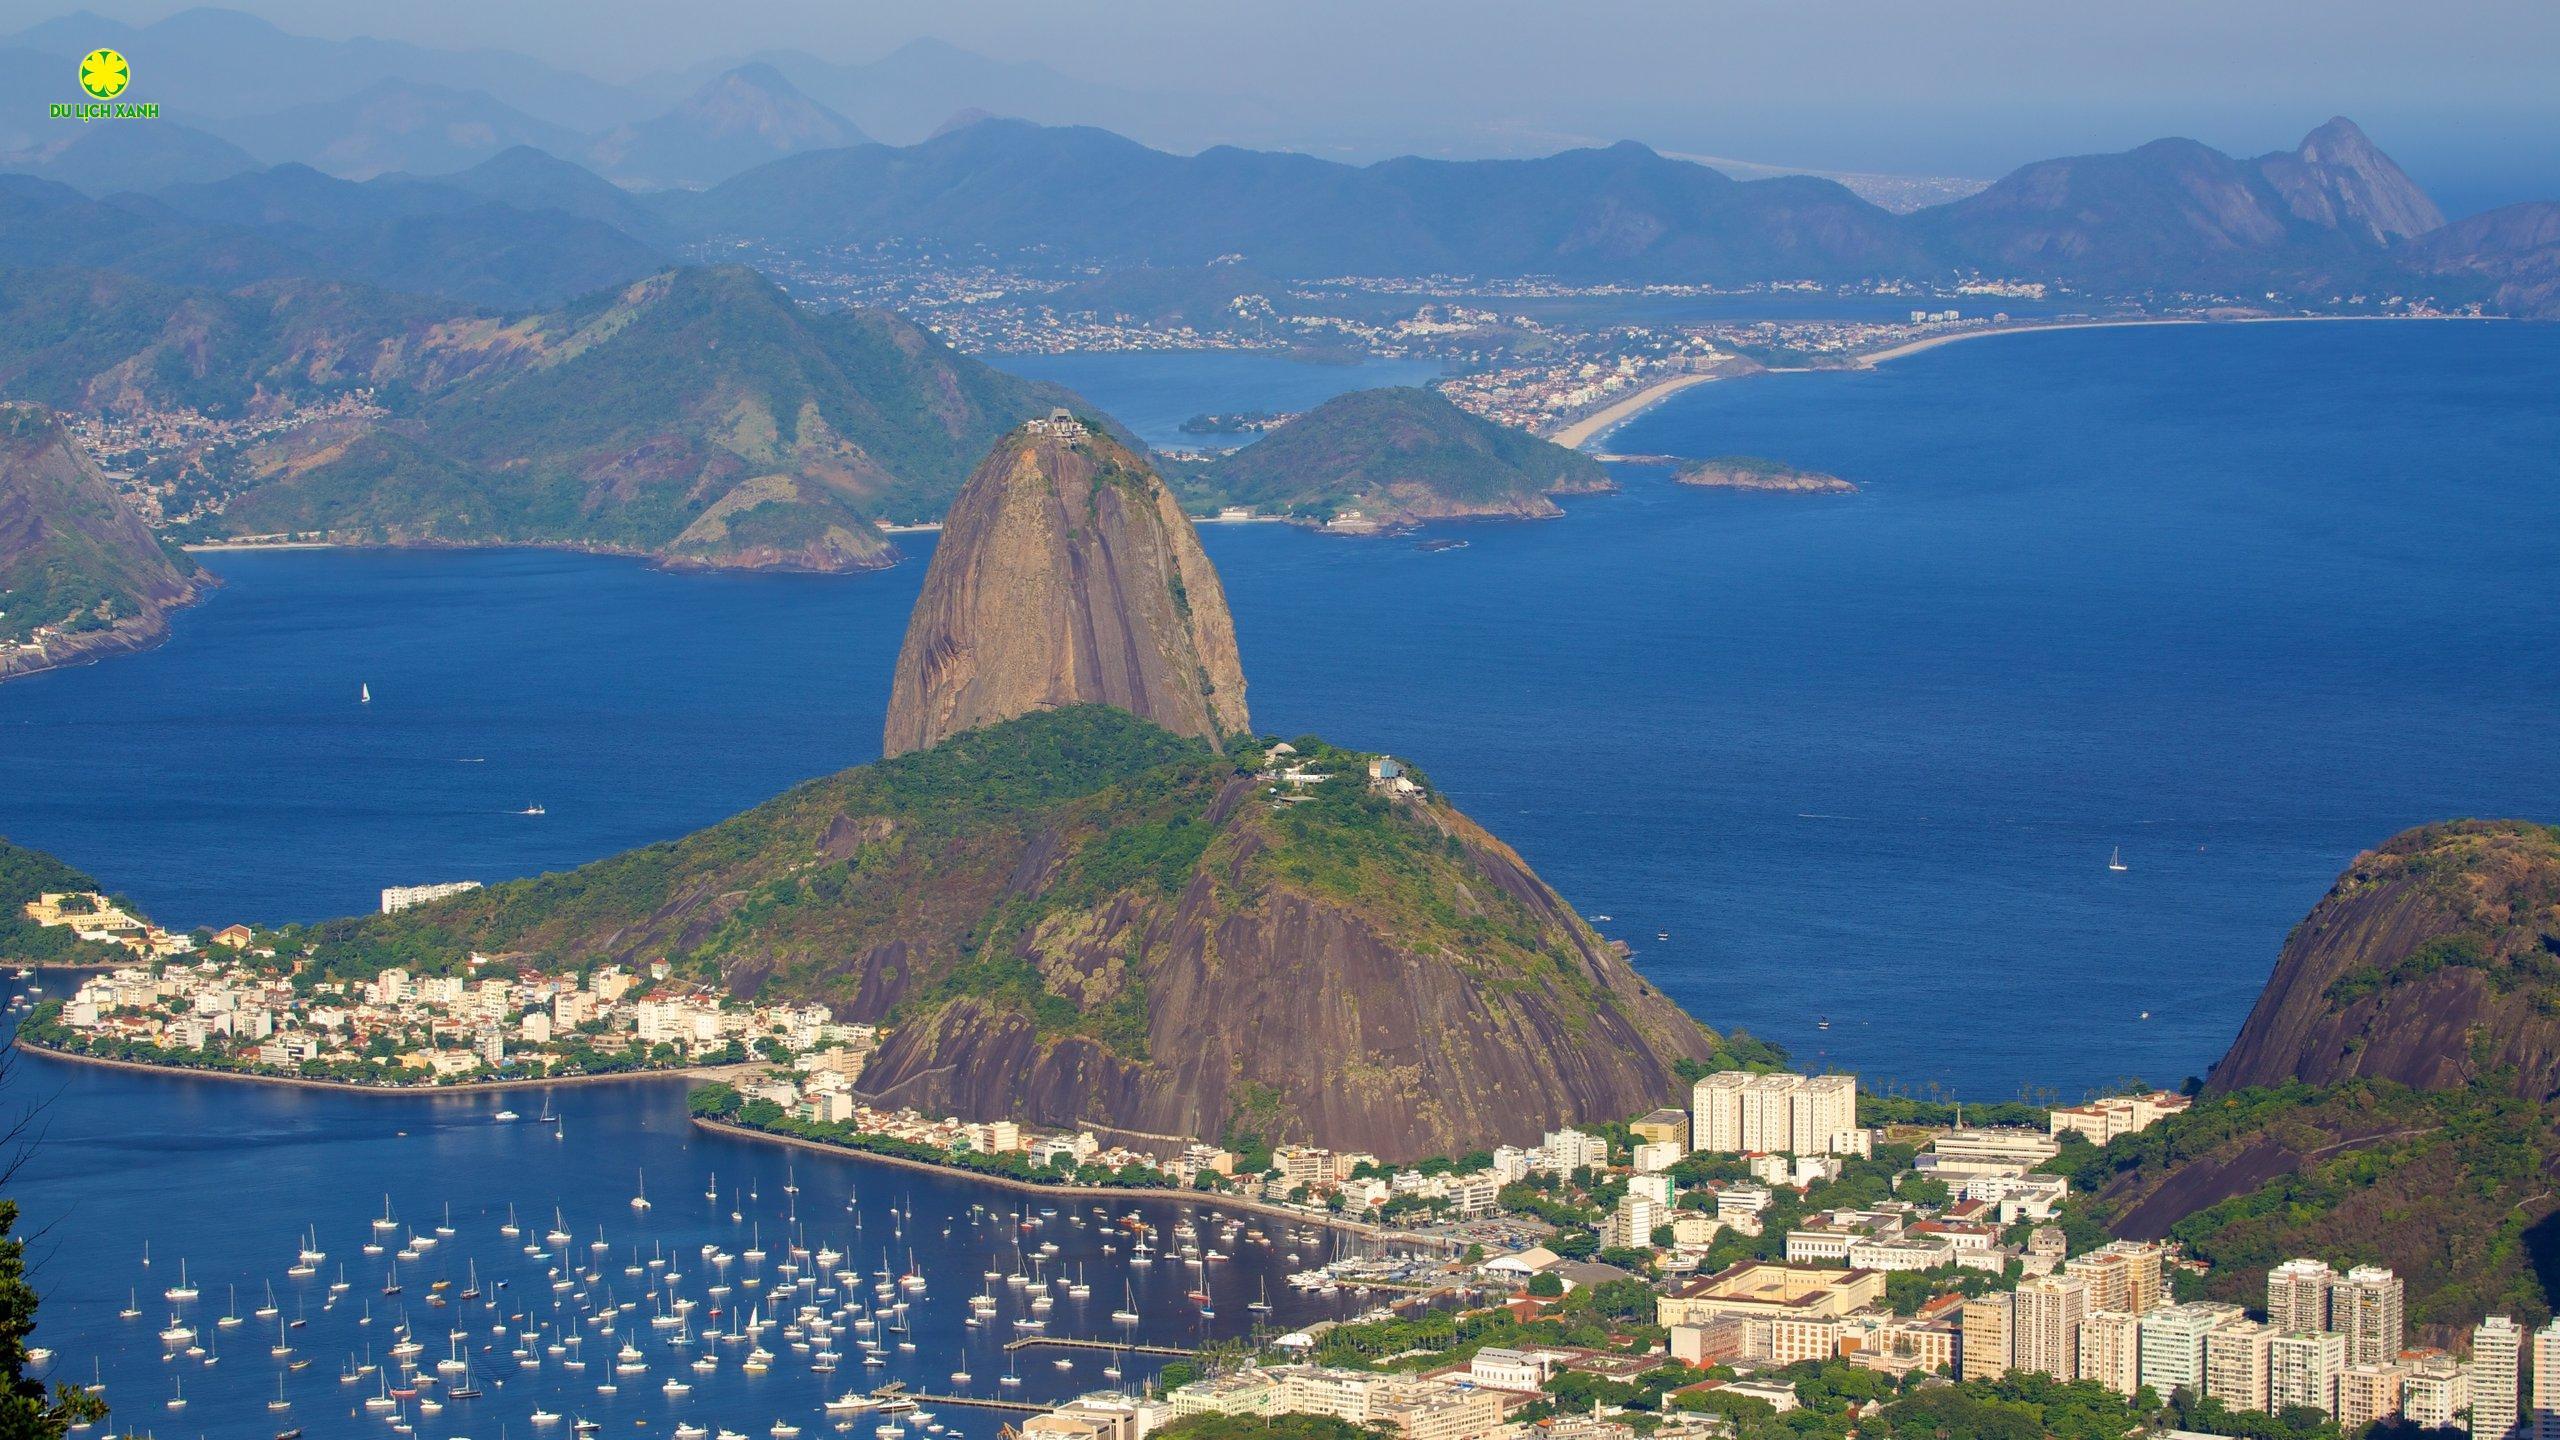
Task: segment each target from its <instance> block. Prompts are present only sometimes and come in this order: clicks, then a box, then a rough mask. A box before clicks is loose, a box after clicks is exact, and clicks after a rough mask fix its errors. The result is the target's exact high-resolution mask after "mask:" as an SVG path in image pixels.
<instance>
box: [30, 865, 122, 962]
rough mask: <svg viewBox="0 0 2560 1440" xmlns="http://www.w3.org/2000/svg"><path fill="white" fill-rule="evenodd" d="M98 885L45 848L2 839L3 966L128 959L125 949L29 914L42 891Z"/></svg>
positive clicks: (58, 890)
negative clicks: (42, 922) (39, 921)
mask: <svg viewBox="0 0 2560 1440" xmlns="http://www.w3.org/2000/svg"><path fill="white" fill-rule="evenodd" d="M97 888H98V882H97V881H95V880H92V879H90V878H89V877H88V876H86V875H83V874H81V873H80V872H79V871H77V870H74V869H72V868H71V867H70V866H68V865H65V864H63V863H62V862H61V861H59V860H56V859H54V858H53V857H52V856H50V855H47V854H46V853H44V852H43V851H41V850H30V849H28V848H27V847H25V846H23V845H12V844H10V843H9V841H8V840H7V839H5V838H0V964H8V965H87V964H96V963H100V962H105V961H113V960H120V959H122V958H124V957H125V955H126V954H127V952H126V951H125V950H123V949H122V948H121V947H118V946H114V945H100V944H96V943H94V942H91V941H87V940H81V939H77V938H75V937H74V936H73V935H72V933H71V932H70V931H69V930H67V929H64V928H62V927H60V926H49V925H38V924H37V923H36V922H34V921H33V920H30V919H28V918H27V902H28V901H30V900H33V899H35V898H36V897H37V896H38V895H46V894H54V895H58V894H63V893H65V892H71V891H82V890H95V889H97ZM119 903H123V902H119ZM127 908H128V909H129V908H130V906H128V907H127Z"/></svg>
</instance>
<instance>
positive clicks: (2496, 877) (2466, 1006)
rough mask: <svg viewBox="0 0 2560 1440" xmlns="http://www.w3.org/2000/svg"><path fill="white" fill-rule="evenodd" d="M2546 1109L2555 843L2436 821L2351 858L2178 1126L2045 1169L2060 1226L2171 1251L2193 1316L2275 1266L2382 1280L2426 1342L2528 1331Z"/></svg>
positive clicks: (2559, 1091) (2538, 1274) (2551, 1096)
mask: <svg viewBox="0 0 2560 1440" xmlns="http://www.w3.org/2000/svg"><path fill="white" fill-rule="evenodd" d="M2555 1099H2560V830H2554V829H2552V828H2551V827H2548V826H2542V825H2533V824H2526V823H2524V822H2521V821H2476V820H2466V821H2457V822H2453V823H2449V824H2442V825H2429V826H2424V827H2422V828H2419V829H2416V830H2411V831H2408V832H2406V833H2404V834H2401V835H2398V836H2395V837H2393V838H2392V839H2391V840H2389V841H2387V842H2385V843H2384V844H2382V845H2380V846H2377V847H2376V848H2374V849H2372V850H2370V851H2367V852H2366V853H2364V854H2362V855H2359V856H2357V857H2356V859H2355V863H2354V864H2353V865H2351V866H2349V867H2348V868H2347V872H2346V873H2345V874H2344V875H2342V876H2340V877H2339V878H2338V882H2337V884H2336V885H2334V886H2333V887H2331V889H2330V891H2329V893H2328V894H2327V895H2326V896H2325V897H2323V898H2322V899H2321V901H2320V902H2319V904H2318V905H2316V906H2314V907H2313V908H2312V910H2311V913H2310V915H2309V916H2308V917H2306V918H2305V919H2304V920H2303V922H2302V923H2301V924H2300V925H2298V926H2296V927H2295V928H2294V931H2293V933H2292V935H2291V936H2289V937H2287V939H2286V941H2285V945H2284V950H2283V953H2282V955H2281V956H2280V957H2279V958H2278V959H2277V961H2276V968H2275V974H2274V976H2273V977H2272V978H2271V979H2270V980H2269V981H2268V982H2267V988H2266V990H2265V992H2264V993H2263V994H2261V995H2260V996H2259V999H2258V1004H2257V1008H2256V1009H2255V1010H2254V1011H2252V1012H2251V1013H2250V1016H2249V1019H2248V1022H2247V1023H2246V1024H2245V1025H2244V1026H2243V1027H2242V1029H2241V1032H2240V1038H2239V1040H2238V1041H2237V1042H2235V1043H2234V1044H2233V1045H2232V1047H2231V1051H2230V1053H2229V1054H2228V1055H2226V1056H2224V1057H2223V1059H2222V1061H2221V1063H2220V1064H2218V1065H2216V1066H2215V1067H2214V1068H2213V1072H2212V1075H2211V1077H2210V1079H2209V1080H2208V1081H2207V1083H2206V1086H2205V1092H2204V1094H2203V1096H2202V1097H2200V1098H2199V1100H2198V1102H2197V1103H2196V1105H2195V1106H2194V1107H2193V1108H2192V1109H2191V1110H2189V1111H2188V1112H2187V1113H2185V1114H2183V1115H2179V1116H2175V1117H2172V1118H2171V1119H2168V1120H2165V1121H2163V1122H2161V1123H2160V1124H2158V1125H2156V1126H2153V1127H2152V1128H2151V1129H2148V1130H2145V1131H2142V1132H2141V1133H2139V1134H2136V1135H2130V1136H2126V1137H2124V1138H2122V1139H2119V1140H2117V1141H2116V1142H2114V1143H2113V1144H2110V1145H2108V1146H2107V1147H2105V1148H2104V1149H2103V1150H2093V1149H2089V1148H2087V1147H2075V1148H2074V1149H2073V1150H2070V1151H2066V1152H2065V1154H2064V1156H2063V1160H2062V1164H2063V1165H2064V1166H2065V1167H2066V1168H2067V1170H2068V1171H2069V1173H2070V1175H2071V1182H2072V1189H2073V1191H2074V1193H2075V1194H2076V1195H2077V1196H2079V1197H2080V1198H2079V1199H2077V1200H2075V1201H2074V1202H2073V1203H2074V1207H2075V1209H2077V1210H2078V1211H2079V1212H2080V1218H2082V1219H2085V1220H2088V1221H2092V1222H2095V1223H2097V1224H2100V1225H2103V1226H2105V1227H2106V1228H2107V1229H2108V1230H2110V1231H2112V1232H2114V1233H2115V1234H2118V1235H2123V1236H2129V1237H2134V1238H2139V1239H2155V1238H2159V1237H2163V1236H2166V1237H2171V1238H2174V1239H2176V1240H2177V1241H2179V1242H2180V1243H2181V1244H2182V1245H2183V1246H2184V1247H2185V1248H2186V1251H2187V1253H2188V1254H2189V1255H2190V1256H2192V1257H2194V1258H2196V1259H2199V1260H2202V1261H2204V1262H2205V1263H2206V1264H2207V1265H2209V1266H2210V1267H2211V1269H2210V1271H2209V1272H2208V1273H2207V1275H2206V1277H2205V1281H2204V1283H2205V1287H2206V1289H2207V1291H2208V1293H2210V1294H2212V1295H2213V1296H2214V1297H2216V1298H2220V1299H2232V1300H2246V1299H2249V1298H2250V1297H2251V1295H2252V1293H2253V1292H2252V1291H2251V1287H2252V1286H2256V1285H2262V1284H2263V1276H2264V1274H2265V1270H2266V1267H2267V1266H2268V1265H2269V1264H2270V1263H2272V1262H2273V1261H2274V1260H2276V1259H2279V1258H2282V1257H2284V1256H2287V1255H2319V1256H2324V1257H2327V1258H2329V1259H2331V1260H2333V1261H2336V1262H2338V1263H2340V1264H2357V1263H2365V1264H2378V1265H2387V1266H2389V1267H2390V1268H2391V1269H2392V1270H2394V1271H2395V1272H2397V1273H2398V1274H2399V1275H2400V1277H2401V1279H2402V1280H2403V1281H2404V1282H2405V1283H2406V1285H2407V1287H2408V1315H2409V1320H2410V1323H2411V1324H2412V1325H2413V1326H2414V1327H2416V1328H2417V1331H2418V1334H2419V1336H2421V1337H2422V1338H2423V1339H2425V1340H2426V1341H2427V1342H2429V1343H2435V1344H2444V1343H2447V1342H2448V1341H2450V1340H2451V1339H2452V1338H2453V1337H2454V1335H2455V1334H2456V1333H2457V1332H2458V1331H2459V1330H2460V1329H2461V1328H2462V1327H2465V1326H2468V1325H2470V1324H2473V1323H2475V1322H2477V1321H2478V1320H2479V1319H2480V1318H2481V1317H2482V1316H2483V1315H2490V1314H2499V1313H2509V1314H2517V1315H2524V1316H2536V1315H2543V1314H2548V1313H2550V1309H2551V1306H2552V1303H2553V1298H2554V1294H2553V1292H2552V1291H2550V1290H2549V1289H2548V1288H2547V1287H2548V1281H2549V1279H2550V1277H2552V1276H2555V1275H2560V1106H2555V1105H2554V1103H2553V1102H2554V1101H2555ZM2257 1293H2263V1292H2257Z"/></svg>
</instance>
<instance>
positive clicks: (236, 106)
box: [0, 9, 997, 195]
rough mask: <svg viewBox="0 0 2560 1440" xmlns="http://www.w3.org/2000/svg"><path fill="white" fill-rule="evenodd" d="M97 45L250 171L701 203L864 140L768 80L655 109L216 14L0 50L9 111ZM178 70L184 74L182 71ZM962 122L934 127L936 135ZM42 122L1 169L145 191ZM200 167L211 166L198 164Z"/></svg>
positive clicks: (438, 55) (547, 71)
mask: <svg viewBox="0 0 2560 1440" xmlns="http://www.w3.org/2000/svg"><path fill="white" fill-rule="evenodd" d="M99 45H115V46H118V47H119V48H122V49H124V50H125V51H126V52H127V53H128V54H130V55H132V56H133V57H135V61H136V64H137V65H138V66H140V67H142V68H141V69H139V70H138V71H137V77H138V78H137V82H136V83H137V86H138V87H140V88H138V89H137V91H136V93H137V94H138V95H140V94H147V95H148V96H149V97H150V98H152V99H153V100H155V101H156V102H158V103H160V104H161V105H163V106H164V107H165V109H166V111H167V112H168V114H169V116H170V118H171V119H173V120H176V121H178V123H179V124H182V125H184V126H186V127H187V128H188V129H189V130H190V131H192V132H199V133H201V134H204V135H210V136H213V137H215V138H218V139H220V140H222V141H226V142H228V143H229V144H231V145H232V146H235V147H237V149H238V151H239V152H240V154H241V155H243V156H247V157H254V159H253V160H252V162H251V163H253V164H254V163H261V162H262V163H268V164H285V163H292V164H302V165H309V166H311V167H312V168H314V169H317V170H321V171H324V172H326V173H328V174H331V175H336V176H339V177H341V178H344V179H351V180H369V179H372V178H374V177H376V176H379V175H387V174H393V173H399V172H406V173H410V174H420V175H441V174H444V173H447V172H449V171H454V170H460V169H464V168H466V167H469V166H472V165H477V164H479V163H480V162H482V161H484V160H488V159H490V158H492V157H493V156H496V155H498V154H500V153H501V152H503V151H506V150H508V149H511V148H514V147H516V146H532V147H535V148H538V149H542V150H546V151H549V152H550V153H552V154H555V155H560V156H565V157H573V158H576V159H578V160H580V161H583V162H585V163H587V164H589V165H592V166H593V167H595V169H597V170H598V171H599V172H600V173H603V174H606V175H610V176H612V177H613V178H614V179H616V180H619V181H622V182H624V183H626V184H631V185H635V186H640V187H644V188H655V187H661V186H700V185H708V184H711V183H713V182H715V181H718V180H722V179H725V178H727V177H729V176H731V175H735V174H737V173H739V172H740V171H743V170H746V169H749V168H752V167H753V166H756V165H759V164H762V163H764V162H766V161H769V160H773V159H776V158H778V157H780V156H784V155H790V154H794V153H797V152H798V151H801V150H805V149H814V148H824V147H834V146H845V145H858V144H861V143H863V142H864V140H865V139H866V138H867V137H866V136H865V135H864V134H863V132H862V131H861V129H860V128H859V127H857V126H856V125H855V124H854V123H853V122H852V121H849V120H847V119H845V118H844V117H843V116H841V115H839V114H836V113H835V112H834V111H833V110H831V109H829V108H827V107H826V106H825V105H822V104H820V103H819V102H817V101H815V100H812V99H810V98H809V97H808V96H807V95H805V94H802V93H801V92H800V91H799V89H797V88H796V87H795V86H794V85H793V84H792V82H791V81H789V80H788V79H786V78H784V76H783V74H782V72H781V71H780V70H778V69H776V68H775V67H774V66H773V65H771V64H767V63H763V62H750V63H747V64H744V65H739V66H735V67H732V68H724V69H721V70H717V71H713V72H710V73H707V74H703V75H700V76H697V77H694V78H693V79H692V80H691V82H690V83H689V84H688V86H687V87H686V89H685V90H684V91H683V92H679V93H676V94H659V93H653V92H651V91H649V90H647V89H634V88H630V87H620V86H613V85H607V84H604V83H603V82H600V81H596V80H592V79H589V78H587V77H585V76H581V75H576V74H573V73H571V72H568V71H564V70H560V69H557V68H555V67H552V66H549V65H545V64H543V63H541V62H539V61H535V60H531V59H528V58H526V57H523V56H515V55H506V54H502V53H499V52H494V51H483V52H468V53H464V52H454V51H444V50H434V49H429V48H426V47H422V46H414V45H406V44H400V43H397V42H389V41H378V40H321V39H315V38H312V37H308V36H298V35H291V34H287V33H286V32H284V31H282V30H279V29H277V28H276V27H274V26H272V25H270V24H268V23H267V22H265V21H263V20H259V19H257V18H255V17H252V16H248V15H243V14H240V13H238V12H235V11H226V10H212V9H197V10H188V11H183V12H181V13H179V14H177V15H173V16H171V17H169V18H167V19H165V20H161V21H158V22H155V23H153V24H150V25H144V26H133V25H128V24H124V23H122V22H118V21H111V20H105V19H101V18H100V17H97V16H94V15H90V14H86V13H82V14H78V15H71V16H66V17H64V18H62V19H59V20H51V21H47V22H45V23H43V24H41V25H37V26H34V27H32V28H30V29H28V30H25V31H21V32H20V33H18V34H17V35H15V36H11V37H9V38H8V39H6V40H0V81H5V82H9V83H8V84H7V86H6V88H8V89H9V90H10V93H13V94H21V93H22V94H26V95H30V96H42V95H46V94H48V93H50V92H53V91H56V90H60V89H62V88H63V87H64V86H65V85H67V84H68V83H69V77H70V75H71V73H72V66H73V64H74V63H75V61H76V60H77V58H78V57H79V56H81V55H83V54H86V53H87V52H88V51H90V50H92V49H94V48H96V47H97V46H99ZM168 57H183V60H182V61H179V62H177V63H172V62H171V60H170V59H169V58H168ZM155 62H156V63H155ZM985 63H987V62H981V64H982V65H983V64H985ZM970 93H975V92H970ZM996 93H997V92H995V91H989V92H988V93H987V95H986V98H989V99H993V98H995V94H996ZM288 95H289V96H298V97H302V98H300V99H298V100H297V101H296V102H295V103H293V104H290V105H285V106H282V107H279V106H277V105H276V104H275V98H276V97H278V96H288ZM75 98H76V97H75ZM949 108H950V107H946V108H945V109H943V110H942V111H939V112H937V119H938V118H939V117H940V116H941V115H947V114H948V113H949ZM30 117H33V118H30ZM41 118H42V111H41V107H31V108H30V110H29V111H28V112H27V114H26V115H19V116H8V117H0V168H10V169H17V170H21V171H31V172H34V173H40V174H45V175H46V176H47V178H51V179H58V180H61V181H63V182H64V183H67V184H71V185H73V186H75V187H77V188H80V189H82V190H85V191H87V192H88V193H90V194H92V195H105V194H110V193H113V192H114V191H115V190H118V189H129V188H142V187H141V186H139V185H138V184H137V179H138V177H137V175H136V173H135V172H134V171H133V170H132V169H130V168H129V167H126V168H118V169H109V170H92V169H88V168H85V167H81V166H73V165H59V164H55V163H54V161H55V158H56V154H55V152H57V151H58V150H59V149H60V148H61V147H63V145H64V144H65V143H66V142H65V137H64V136H62V135H61V134H60V133H58V131H59V129H60V127H51V126H44V125H42V124H40V123H38V122H39V121H40V120H41ZM79 128H81V129H86V128H89V127H79ZM98 128H101V129H104V130H118V129H126V130H132V129H148V130H158V129H160V128H162V127H161V126H160V125H157V124H155V125H153V126H149V127H132V126H105V127H98ZM120 138H121V139H125V140H127V141H128V143H132V142H139V143H144V144H151V143H154V142H157V141H158V140H159V137H158V136H156V135H149V136H141V135H137V136H132V137H120ZM197 143H199V144H200V142H197ZM198 158H199V159H200V160H203V159H209V158H210V156H209V155H206V154H203V153H202V152H200V153H199V157H198ZM223 158H224V161H225V162H227V161H228V159H229V157H228V156H225V157H223ZM235 168H238V167H235ZM179 178H186V179H197V180H206V179H214V178H218V174H217V172H216V171H214V170H212V169H195V170H190V171H183V172H179V173H175V174H165V175H163V176H162V177H161V178H160V179H159V181H158V182H157V183H167V182H168V181H169V180H173V179H179Z"/></svg>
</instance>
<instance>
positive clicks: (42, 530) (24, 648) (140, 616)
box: [0, 404, 214, 680]
mask: <svg viewBox="0 0 2560 1440" xmlns="http://www.w3.org/2000/svg"><path fill="white" fill-rule="evenodd" d="M213 584H214V580H213V577H211V576H210V575H207V574H205V573H204V572H203V571H202V570H200V569H198V568H197V566H196V563H195V562H194V561H193V560H191V559H189V558H188V557H187V556H186V554H185V553H184V552H183V551H180V550H178V549H176V548H175V547H173V546H169V545H164V544H162V543H161V542H160V540H159V539H158V538H157V537H155V536H154V535H152V533H151V530H150V527H149V526H147V525H145V524H144V523H143V521H142V518H141V517H140V516H139V515H136V514H135V513H134V512H133V509H132V507H130V506H128V505H127V504H126V503H125V502H124V500H123V499H122V498H121V497H120V496H118V495H117V494H116V492H115V489H114V487H113V486H111V485H109V484H108V482H107V479H106V477H105V476H104V475H102V474H100V473H99V471H98V467H97V465H96V464H95V463H94V462H93V461H91V460H90V458H89V456H88V453H87V452H86V451H84V450H82V449H81V448H80V446H79V444H78V443H77V442H76V441H74V440H73V439H72V437H71V435H70V434H69V432H68V431H66V430H65V429H64V428H63V425H62V422H61V421H60V420H58V419H57V418H55V416H54V414H53V412H52V411H51V410H49V409H46V408H45V407H43V406H40V405H16V404H0V680H6V679H8V678H9V677H11V676H13V675H28V674H33V673H35V672H36V671H39V670H51V669H56V668H59V667H61V666H64V665H76V664H81V663H83V662H86V661H89V660H93V659H96V658H97V657H99V656H101V655H111V654H116V653H119V652H122V651H127V650H139V649H143V648H146V647H148V646H151V645H156V644H158V643H159V642H160V641H161V640H162V639H164V638H165V637H166V636H167V635H168V633H169V615H170V613H171V612H173V611H175V610H177V609H179V608H180V607H182V606H185V605H188V604H190V603H192V602H193V601H194V600H195V599H196V598H197V597H198V596H200V595H202V594H203V593H204V592H205V591H206V590H208V589H210V588H211V587H212V586H213Z"/></svg>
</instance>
